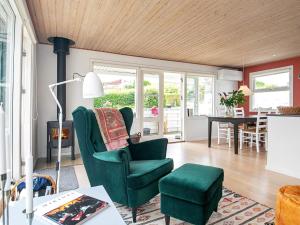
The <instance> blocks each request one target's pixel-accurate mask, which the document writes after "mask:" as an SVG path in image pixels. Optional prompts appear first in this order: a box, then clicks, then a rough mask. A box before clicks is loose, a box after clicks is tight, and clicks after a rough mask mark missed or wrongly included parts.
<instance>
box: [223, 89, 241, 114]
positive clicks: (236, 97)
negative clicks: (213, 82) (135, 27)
mask: <svg viewBox="0 0 300 225" xmlns="http://www.w3.org/2000/svg"><path fill="white" fill-rule="evenodd" d="M219 96H220V105H222V106H225V112H226V116H233V109H234V107H236V106H238V105H241V104H244V103H245V101H246V99H245V95H244V94H243V91H242V90H238V91H232V92H228V93H226V92H223V93H219Z"/></svg>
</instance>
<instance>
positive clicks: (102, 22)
mask: <svg viewBox="0 0 300 225" xmlns="http://www.w3.org/2000/svg"><path fill="white" fill-rule="evenodd" d="M27 5H28V8H29V12H30V14H31V17H32V20H33V24H34V27H35V30H36V33H37V36H38V40H39V42H40V43H48V42H47V38H48V37H50V36H62V37H66V38H70V39H72V40H74V41H75V42H76V45H75V46H74V47H75V48H82V49H90V50H96V51H103V52H111V53H116V54H123V55H132V56H141V57H148V58H156V59H165V60H173V61H181V62H190V63H198V64H207V65H217V66H228V67H241V66H242V65H243V61H244V63H245V65H254V64H260V63H264V62H268V61H274V60H279V59H283V58H289V57H293V56H298V55H300V1H299V0H27Z"/></svg>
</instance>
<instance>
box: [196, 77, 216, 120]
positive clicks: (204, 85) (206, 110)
mask: <svg viewBox="0 0 300 225" xmlns="http://www.w3.org/2000/svg"><path fill="white" fill-rule="evenodd" d="M198 96H199V97H198V102H199V104H198V114H199V115H211V114H212V111H213V78H212V77H199V78H198Z"/></svg>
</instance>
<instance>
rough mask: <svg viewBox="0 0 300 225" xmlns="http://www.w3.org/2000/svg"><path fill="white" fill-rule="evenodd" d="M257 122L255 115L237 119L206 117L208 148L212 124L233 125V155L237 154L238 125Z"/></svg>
mask: <svg viewBox="0 0 300 225" xmlns="http://www.w3.org/2000/svg"><path fill="white" fill-rule="evenodd" d="M260 118H264V119H265V118H267V116H263V117H262V116H261V117H260ZM256 121H257V116H256V115H250V116H243V117H241V116H239V117H234V116H232V117H229V116H208V147H209V148H210V147H211V132H212V123H213V122H222V123H231V124H232V125H233V139H234V153H235V154H238V153H239V148H238V135H239V125H240V124H247V123H255V122H256Z"/></svg>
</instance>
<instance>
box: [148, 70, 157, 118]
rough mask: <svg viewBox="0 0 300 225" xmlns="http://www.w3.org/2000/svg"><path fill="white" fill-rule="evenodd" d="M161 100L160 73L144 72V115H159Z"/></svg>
mask: <svg viewBox="0 0 300 225" xmlns="http://www.w3.org/2000/svg"><path fill="white" fill-rule="evenodd" d="M158 102H159V75H156V74H147V73H145V74H144V117H148V118H149V117H157V116H158V114H159V111H158Z"/></svg>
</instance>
